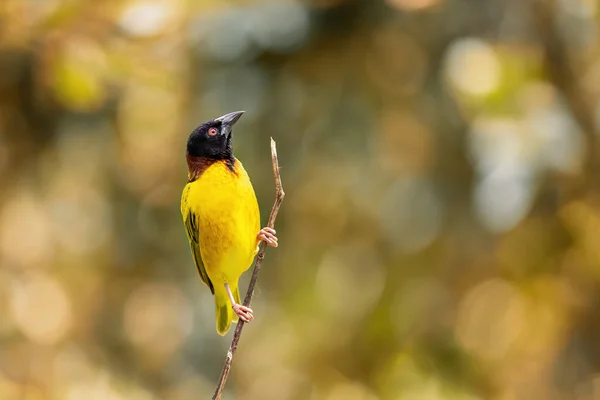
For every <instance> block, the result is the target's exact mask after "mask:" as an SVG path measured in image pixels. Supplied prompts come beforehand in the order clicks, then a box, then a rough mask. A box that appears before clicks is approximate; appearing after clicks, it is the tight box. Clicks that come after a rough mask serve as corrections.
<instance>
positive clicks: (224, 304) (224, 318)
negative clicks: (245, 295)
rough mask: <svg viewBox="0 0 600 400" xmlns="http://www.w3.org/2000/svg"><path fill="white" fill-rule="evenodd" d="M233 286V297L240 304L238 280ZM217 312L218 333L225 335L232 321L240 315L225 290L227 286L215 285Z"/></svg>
mask: <svg viewBox="0 0 600 400" xmlns="http://www.w3.org/2000/svg"><path fill="white" fill-rule="evenodd" d="M230 287H231V292H232V293H233V298H234V299H235V302H236V303H238V304H240V291H239V290H238V285H237V282H236V283H235V284H233V285H231V286H230ZM215 314H216V318H217V333H218V334H219V335H221V336H225V334H226V333H227V331H229V328H230V327H231V321H236V322H237V320H238V316H237V315H236V314H235V313H234V312H233V308H232V307H231V302H230V301H229V296H228V295H227V292H226V291H225V287H224V286H221V287H220V288H216V287H215Z"/></svg>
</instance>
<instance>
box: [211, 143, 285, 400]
mask: <svg viewBox="0 0 600 400" xmlns="http://www.w3.org/2000/svg"><path fill="white" fill-rule="evenodd" d="M271 161H272V162H273V175H274V176H275V203H274V204H273V208H271V214H270V215H269V221H268V223H267V226H268V227H270V228H273V227H274V226H275V218H277V213H279V207H280V206H281V202H282V201H283V197H284V196H285V193H284V192H283V186H282V185H281V175H280V174H279V162H278V161H277V147H276V146H275V141H274V140H273V138H271ZM266 248H267V244H266V243H265V242H261V243H260V248H259V250H258V254H257V255H256V262H255V263H254V270H253V271H252V278H250V284H249V285H248V291H247V292H246V297H245V298H244V305H245V306H246V307H248V306H250V301H251V300H252V295H253V294H254V286H256V281H257V280H258V273H259V272H260V264H261V263H262V261H263V259H264V258H265V250H266ZM242 329H244V321H242V320H239V322H238V323H237V326H236V327H235V332H234V333H233V340H232V341H231V346H229V351H228V352H227V357H226V358H225V365H224V366H223V370H222V371H221V376H220V377H219V383H218V384H217V388H216V389H215V394H214V395H213V397H212V398H213V400H220V399H221V393H222V391H223V387H224V386H225V382H226V381H227V377H228V376H229V372H230V371H231V362H232V361H233V355H234V354H235V351H236V350H237V346H238V342H239V341H240V336H241V335H242Z"/></svg>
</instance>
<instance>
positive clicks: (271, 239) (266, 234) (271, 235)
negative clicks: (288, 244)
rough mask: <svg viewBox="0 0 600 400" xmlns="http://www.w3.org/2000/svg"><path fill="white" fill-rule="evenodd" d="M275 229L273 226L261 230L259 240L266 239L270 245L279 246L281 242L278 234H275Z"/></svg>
mask: <svg viewBox="0 0 600 400" xmlns="http://www.w3.org/2000/svg"><path fill="white" fill-rule="evenodd" d="M275 233H276V232H275V229H273V228H269V227H266V228H262V229H261V230H260V231H259V232H258V236H257V238H258V240H259V241H261V240H262V241H264V242H265V243H267V244H268V245H269V246H273V247H277V246H279V244H278V243H277V236H275Z"/></svg>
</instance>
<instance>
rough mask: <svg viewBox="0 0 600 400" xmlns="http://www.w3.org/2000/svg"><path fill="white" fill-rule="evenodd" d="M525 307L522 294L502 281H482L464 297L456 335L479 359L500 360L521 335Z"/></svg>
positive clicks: (524, 319)
mask: <svg viewBox="0 0 600 400" xmlns="http://www.w3.org/2000/svg"><path fill="white" fill-rule="evenodd" d="M525 307H526V304H525V301H524V299H523V297H522V296H521V295H520V293H519V291H518V290H517V289H516V288H514V287H513V286H511V285H510V284H509V283H507V282H505V281H503V280H501V279H493V280H489V281H486V282H483V283H481V284H479V285H477V286H476V287H475V288H473V289H472V290H471V291H470V292H469V293H467V295H465V297H464V298H463V300H462V302H461V304H460V306H459V309H458V320H457V324H456V336H457V339H458V340H459V342H460V343H461V344H462V345H463V346H464V347H465V348H467V349H469V350H471V351H472V352H473V353H474V354H475V355H476V356H478V357H481V358H483V359H486V360H500V359H502V358H503V357H505V356H506V355H507V353H508V351H509V350H510V349H511V346H512V345H513V344H514V343H515V341H516V339H517V337H518V336H519V334H521V333H522V331H523V329H524V327H525V323H526V310H525Z"/></svg>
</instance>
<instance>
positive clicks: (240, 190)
mask: <svg viewBox="0 0 600 400" xmlns="http://www.w3.org/2000/svg"><path fill="white" fill-rule="evenodd" d="M233 169H234V171H231V170H230V169H229V167H228V166H227V164H226V162H225V161H217V162H215V163H213V164H212V165H210V166H209V167H208V168H207V169H206V170H205V171H204V172H203V173H202V175H201V176H200V177H199V178H198V179H197V180H195V181H193V182H190V183H188V184H187V185H186V186H185V188H184V190H183V194H182V198H181V212H182V215H183V216H184V218H185V216H186V215H187V214H188V213H189V212H192V213H193V214H194V215H195V216H196V219H197V224H196V225H197V227H196V228H197V229H198V231H199V232H198V238H199V244H200V253H201V256H202V261H203V263H204V265H205V267H206V271H207V273H208V276H209V277H210V279H211V281H212V282H213V283H214V284H215V285H216V284H219V283H221V282H227V281H233V280H234V279H235V280H236V281H237V279H238V278H239V276H240V275H241V274H242V273H243V272H244V271H245V270H247V269H248V268H249V267H250V264H251V263H252V260H253V258H254V255H255V253H256V245H257V240H256V235H257V233H258V231H259V229H260V214H259V209H258V202H257V201H256V195H255V194H254V189H253V188H252V183H251V182H250V178H249V177H248V174H247V173H246V170H245V169H244V167H243V165H242V163H241V162H239V161H238V160H237V159H236V160H235V163H234V168H233Z"/></svg>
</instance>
